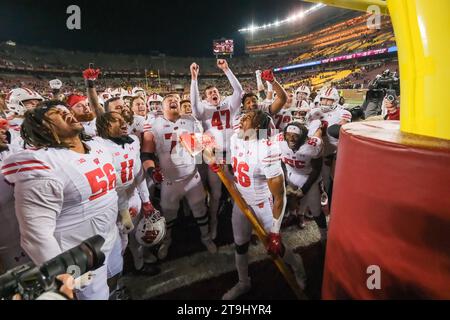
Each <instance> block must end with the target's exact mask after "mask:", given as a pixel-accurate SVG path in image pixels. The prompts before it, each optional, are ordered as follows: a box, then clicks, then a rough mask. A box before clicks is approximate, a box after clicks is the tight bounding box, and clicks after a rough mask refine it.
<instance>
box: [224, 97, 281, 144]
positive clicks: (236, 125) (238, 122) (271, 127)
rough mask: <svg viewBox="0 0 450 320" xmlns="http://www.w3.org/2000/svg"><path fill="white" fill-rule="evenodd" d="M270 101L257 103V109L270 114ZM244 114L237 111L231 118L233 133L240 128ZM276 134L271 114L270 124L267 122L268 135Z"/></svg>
mask: <svg viewBox="0 0 450 320" xmlns="http://www.w3.org/2000/svg"><path fill="white" fill-rule="evenodd" d="M271 105H272V104H271V103H261V104H259V105H258V109H259V110H262V111H264V112H265V113H267V114H270V106H271ZM243 115H244V113H243V112H240V113H237V114H236V115H235V117H234V118H233V131H234V133H237V132H239V130H240V129H241V118H242V116H243ZM277 134H278V130H277V128H276V127H275V122H274V121H273V118H272V116H271V117H270V124H269V130H268V134H267V135H268V136H270V137H272V136H275V135H277Z"/></svg>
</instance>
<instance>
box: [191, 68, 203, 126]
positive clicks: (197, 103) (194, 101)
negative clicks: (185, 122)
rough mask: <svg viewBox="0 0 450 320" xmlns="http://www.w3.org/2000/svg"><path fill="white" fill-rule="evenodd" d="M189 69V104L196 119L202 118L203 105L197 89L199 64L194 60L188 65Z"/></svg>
mask: <svg viewBox="0 0 450 320" xmlns="http://www.w3.org/2000/svg"><path fill="white" fill-rule="evenodd" d="M190 70H191V94H190V96H191V106H192V114H193V115H194V117H195V118H197V119H202V116H203V112H204V107H203V104H202V99H201V98H200V92H199V90H198V73H199V71H200V66H199V65H198V64H196V63H195V62H194V63H193V64H191V66H190Z"/></svg>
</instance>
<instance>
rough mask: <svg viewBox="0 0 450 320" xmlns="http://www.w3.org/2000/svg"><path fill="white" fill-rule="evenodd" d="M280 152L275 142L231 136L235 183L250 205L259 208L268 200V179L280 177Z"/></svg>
mask: <svg viewBox="0 0 450 320" xmlns="http://www.w3.org/2000/svg"><path fill="white" fill-rule="evenodd" d="M280 156H281V152H280V147H279V143H278V141H276V140H275V139H261V140H247V141H246V140H244V139H240V138H238V135H237V134H234V135H233V136H232V137H231V157H232V158H231V160H232V165H233V172H234V180H235V183H236V186H237V188H238V190H239V191H240V193H241V194H242V197H243V198H244V199H245V201H246V202H247V203H248V204H249V205H258V204H260V203H262V202H264V201H266V200H267V199H268V198H270V197H271V193H270V190H269V187H268V185H267V180H268V179H271V178H274V177H277V176H279V175H282V174H283V169H282V167H281V158H280Z"/></svg>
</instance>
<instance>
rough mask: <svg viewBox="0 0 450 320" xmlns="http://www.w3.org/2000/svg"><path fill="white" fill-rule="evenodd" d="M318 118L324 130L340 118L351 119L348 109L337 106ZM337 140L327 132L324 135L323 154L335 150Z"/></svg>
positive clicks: (340, 119)
mask: <svg viewBox="0 0 450 320" xmlns="http://www.w3.org/2000/svg"><path fill="white" fill-rule="evenodd" d="M320 120H321V121H322V125H323V127H324V130H326V129H327V128H328V127H330V126H332V125H335V124H338V123H339V122H341V121H342V120H345V121H347V122H350V121H351V120H352V114H351V113H350V111H348V110H345V109H344V108H342V107H339V106H338V107H337V108H336V109H334V110H332V111H329V112H325V113H323V115H322V117H321V119H320ZM338 142H339V140H338V139H336V138H333V137H332V136H330V135H328V132H327V135H326V137H324V145H325V156H328V155H330V154H332V153H333V152H334V151H336V148H337V145H338Z"/></svg>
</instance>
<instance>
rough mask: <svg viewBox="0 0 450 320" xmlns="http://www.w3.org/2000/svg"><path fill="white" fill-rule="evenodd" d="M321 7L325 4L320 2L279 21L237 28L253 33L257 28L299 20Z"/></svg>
mask: <svg viewBox="0 0 450 320" xmlns="http://www.w3.org/2000/svg"><path fill="white" fill-rule="evenodd" d="M323 7H325V5H324V4H322V3H319V4H316V5H314V6H312V7H311V8H309V9H308V10H306V11H304V12H298V13H297V14H294V15H291V16H289V17H287V18H286V19H284V20H281V21H280V20H276V21H275V22H272V23H268V24H264V25H261V26H254V25H253V24H252V25H251V26H249V27H248V28H242V29H239V32H251V33H253V32H255V31H257V30H260V29H267V28H271V27H279V26H280V25H282V24H285V23H289V22H293V21H297V20H300V19H302V18H304V17H306V16H307V15H309V14H311V13H312V12H314V11H316V10H319V9H321V8H323Z"/></svg>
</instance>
